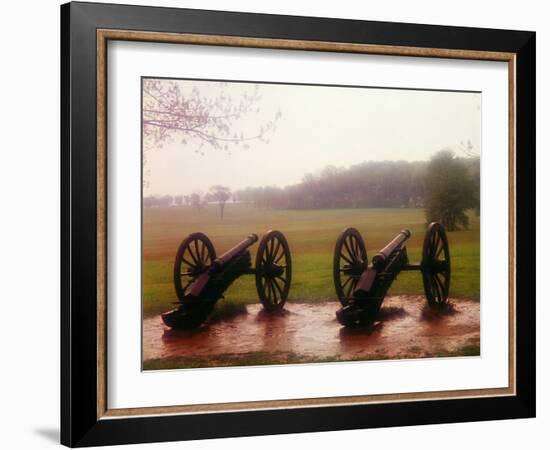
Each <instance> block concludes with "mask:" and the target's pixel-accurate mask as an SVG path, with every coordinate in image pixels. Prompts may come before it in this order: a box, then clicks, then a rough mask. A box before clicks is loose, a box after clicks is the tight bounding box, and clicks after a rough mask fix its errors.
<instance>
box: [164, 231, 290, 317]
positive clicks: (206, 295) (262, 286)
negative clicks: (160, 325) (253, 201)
mask: <svg viewBox="0 0 550 450" xmlns="http://www.w3.org/2000/svg"><path fill="white" fill-rule="evenodd" d="M257 241H258V236H257V235H256V234H250V235H249V236H248V237H247V238H246V239H244V240H243V241H241V242H239V243H238V244H237V245H235V246H234V247H233V248H231V249H229V250H228V251H226V252H225V253H223V254H222V255H220V256H216V250H215V248H214V245H213V244H212V242H211V241H210V239H209V238H208V237H207V236H206V235H205V234H203V233H193V234H190V235H189V236H187V237H186V238H185V239H184V240H183V241H182V242H181V244H180V246H179V248H178V251H177V253H176V258H175V261H174V273H173V277H174V287H175V290H176V294H177V297H178V301H177V302H176V304H177V305H178V306H177V307H176V308H175V309H173V310H171V311H168V312H166V313H164V314H162V320H163V321H164V323H165V324H166V325H168V326H169V327H171V328H193V327H196V326H198V325H200V324H201V323H203V322H204V321H205V320H206V318H207V317H208V315H209V314H210V312H211V311H212V310H213V309H214V306H215V305H216V303H217V301H218V300H219V299H220V298H223V294H224V292H225V291H226V290H227V289H228V288H229V286H230V285H231V284H232V283H233V282H234V281H235V280H236V279H237V278H239V277H240V276H243V275H254V277H255V280H256V290H257V292H258V297H259V298H260V301H261V302H262V304H263V306H264V308H265V309H266V310H267V311H269V312H272V311H277V310H280V309H282V308H283V306H284V304H285V302H286V299H287V297H288V292H289V290H290V283H291V278H292V260H291V256H290V249H289V246H288V242H287V240H286V238H285V236H284V235H283V234H282V233H281V232H280V231H276V230H272V231H269V232H268V233H267V234H265V235H264V236H263V237H262V239H261V240H260V243H259V246H258V250H257V252H256V259H255V267H252V257H251V255H250V247H251V246H252V245H254V244H255V243H256V242H257Z"/></svg>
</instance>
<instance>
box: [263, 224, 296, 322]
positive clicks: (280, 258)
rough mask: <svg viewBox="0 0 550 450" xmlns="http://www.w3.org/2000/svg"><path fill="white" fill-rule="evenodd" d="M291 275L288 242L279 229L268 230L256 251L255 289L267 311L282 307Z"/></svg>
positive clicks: (286, 296) (288, 288)
mask: <svg viewBox="0 0 550 450" xmlns="http://www.w3.org/2000/svg"><path fill="white" fill-rule="evenodd" d="M291 277H292V261H291V258H290V249H289V247H288V242H287V240H286V238H285V237H284V235H283V233H281V232H280V231H275V230H274V231H269V232H268V233H267V234H266V235H265V236H264V237H263V238H262V240H261V241H260V245H259V246H258V251H257V253H256V289H257V291H258V296H259V297H260V300H261V302H262V304H263V305H264V308H265V309H266V310H267V311H277V310H280V309H282V307H283V306H284V304H285V302H286V299H287V298H288V292H289V290H290V281H291Z"/></svg>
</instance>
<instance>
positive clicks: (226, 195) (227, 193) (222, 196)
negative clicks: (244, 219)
mask: <svg viewBox="0 0 550 450" xmlns="http://www.w3.org/2000/svg"><path fill="white" fill-rule="evenodd" d="M209 197H210V198H211V199H212V200H213V201H216V202H218V205H219V207H220V219H221V220H223V210H224V208H225V202H227V200H229V199H230V198H231V190H230V189H229V188H228V187H226V186H221V185H219V184H217V185H215V186H212V187H211V188H210V195H209Z"/></svg>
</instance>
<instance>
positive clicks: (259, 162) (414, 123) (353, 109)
mask: <svg viewBox="0 0 550 450" xmlns="http://www.w3.org/2000/svg"><path fill="white" fill-rule="evenodd" d="M168 81H176V83H177V84H178V86H180V88H181V90H182V92H183V91H189V90H191V89H196V90H198V92H200V94H201V95H203V96H205V97H208V96H209V95H210V94H211V95H212V96H213V97H214V96H215V95H216V93H217V92H219V91H220V86H222V84H223V85H224V86H225V87H224V89H225V91H227V92H228V93H229V94H230V95H234V96H235V97H238V96H239V95H242V94H243V93H245V92H248V91H251V90H254V87H255V85H256V83H231V82H227V83H220V82H210V81H185V80H168ZM259 93H260V95H261V99H260V100H259V101H258V102H257V107H258V108H259V111H254V112H253V113H250V114H248V115H246V116H245V117H243V118H242V119H241V120H239V122H238V124H237V126H236V128H238V130H236V132H239V133H240V132H243V133H244V134H245V135H252V134H254V132H255V129H257V128H258V127H259V126H260V125H261V124H264V123H266V122H268V121H269V120H271V119H272V118H273V117H275V116H276V115H277V113H278V111H280V113H281V118H280V120H279V121H278V122H277V128H276V129H275V130H274V131H272V132H269V133H268V134H267V136H266V137H267V138H268V139H269V142H268V143H266V142H260V141H250V142H249V143H248V144H249V148H248V149H245V148H243V147H233V148H230V151H229V152H226V151H224V150H221V149H213V148H210V147H209V146H208V145H206V146H204V147H203V148H202V150H201V151H202V152H204V155H203V154H201V153H197V152H196V151H195V150H196V149H197V143H196V141H195V142H193V141H190V140H189V139H187V143H185V144H184V143H182V142H181V139H174V141H173V142H170V143H167V144H164V146H163V147H162V148H160V147H159V146H153V147H152V148H150V149H148V151H147V165H146V166H145V167H144V180H146V181H147V185H146V186H144V191H143V195H144V196H150V195H158V196H162V195H179V194H183V195H186V194H190V193H192V192H194V191H200V192H203V193H204V192H207V191H208V190H209V188H210V187H211V186H212V185H224V186H228V187H230V188H231V189H232V190H234V191H235V190H240V189H244V188H246V187H250V186H253V187H259V186H276V187H284V186H288V185H291V184H295V183H298V182H300V181H301V180H302V178H303V176H304V175H305V174H307V173H316V172H319V171H321V170H322V169H323V168H325V167H327V166H336V167H339V168H340V167H342V168H349V167H350V166H352V165H357V164H361V163H364V162H368V161H399V160H402V161H410V162H412V161H426V160H428V159H429V158H430V157H431V156H432V155H433V154H434V153H436V152H437V151H439V150H442V149H451V150H454V151H455V152H456V153H457V155H459V156H460V155H461V147H462V146H463V143H466V142H468V141H469V142H470V143H471V151H472V152H473V153H476V154H480V153H481V94H480V93H471V92H443V91H421V90H402V89H386V88H384V89H381V88H366V87H365V88H356V87H332V86H302V85H279V84H261V83H260V84H259ZM463 156H464V155H463Z"/></svg>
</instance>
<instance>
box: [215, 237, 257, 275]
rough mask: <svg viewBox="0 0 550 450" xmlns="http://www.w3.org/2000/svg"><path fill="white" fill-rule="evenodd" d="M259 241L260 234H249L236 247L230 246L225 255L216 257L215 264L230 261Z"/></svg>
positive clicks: (222, 264) (219, 264)
mask: <svg viewBox="0 0 550 450" xmlns="http://www.w3.org/2000/svg"><path fill="white" fill-rule="evenodd" d="M257 241H258V235H257V234H249V235H248V237H247V238H246V239H244V240H242V241H241V242H239V243H238V244H237V245H235V247H233V248H230V249H229V250H227V251H226V252H225V253H224V254H223V255H220V256H218V257H217V258H216V260H215V261H214V265H216V266H222V267H223V266H224V265H226V264H227V263H228V262H230V261H231V260H232V259H234V258H235V257H236V256H238V255H240V254H242V253H243V252H244V251H246V250H247V249H248V247H250V246H251V245H253V244H254V243H256V242H257Z"/></svg>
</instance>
